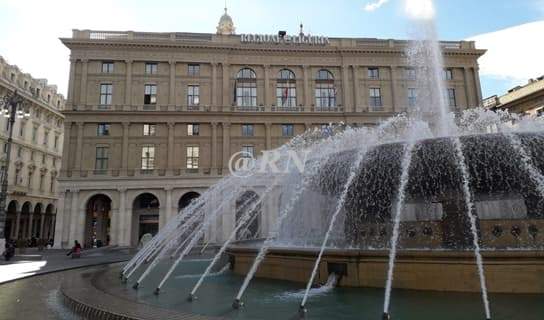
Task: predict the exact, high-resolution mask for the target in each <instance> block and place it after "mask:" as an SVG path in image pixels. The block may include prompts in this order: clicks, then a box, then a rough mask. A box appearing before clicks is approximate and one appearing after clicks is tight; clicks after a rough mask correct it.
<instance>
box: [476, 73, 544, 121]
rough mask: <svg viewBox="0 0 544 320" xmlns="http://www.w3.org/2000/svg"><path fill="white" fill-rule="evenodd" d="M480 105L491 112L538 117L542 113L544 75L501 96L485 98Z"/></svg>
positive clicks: (543, 104) (543, 109)
mask: <svg viewBox="0 0 544 320" xmlns="http://www.w3.org/2000/svg"><path fill="white" fill-rule="evenodd" d="M482 104H483V106H484V108H488V109H491V110H508V111H509V112H511V113H522V114H525V115H529V116H534V117H537V116H540V115H542V113H543V112H544V75H542V76H540V77H538V78H536V79H529V81H528V82H527V84H526V85H524V86H517V87H514V88H512V89H510V90H508V92H507V93H506V94H503V95H502V96H497V95H494V96H491V97H489V98H485V99H484V100H483V101H482Z"/></svg>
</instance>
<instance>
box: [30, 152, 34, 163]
mask: <svg viewBox="0 0 544 320" xmlns="http://www.w3.org/2000/svg"><path fill="white" fill-rule="evenodd" d="M30 160H31V161H34V151H31V152H30Z"/></svg>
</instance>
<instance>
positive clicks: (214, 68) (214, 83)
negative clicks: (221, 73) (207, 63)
mask: <svg viewBox="0 0 544 320" xmlns="http://www.w3.org/2000/svg"><path fill="white" fill-rule="evenodd" d="M211 65H212V90H211V95H212V96H211V99H210V103H211V106H212V107H211V110H212V111H217V110H218V107H217V63H215V62H212V63H211Z"/></svg>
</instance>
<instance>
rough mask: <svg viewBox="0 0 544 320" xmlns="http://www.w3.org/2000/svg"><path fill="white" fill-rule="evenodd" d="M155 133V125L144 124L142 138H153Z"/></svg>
mask: <svg viewBox="0 0 544 320" xmlns="http://www.w3.org/2000/svg"><path fill="white" fill-rule="evenodd" d="M155 133H156V131H155V125H154V124H151V123H146V124H144V136H154V135H155Z"/></svg>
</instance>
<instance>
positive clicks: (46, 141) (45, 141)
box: [43, 131, 49, 146]
mask: <svg viewBox="0 0 544 320" xmlns="http://www.w3.org/2000/svg"><path fill="white" fill-rule="evenodd" d="M48 142H49V131H45V132H44V133H43V145H44V146H47V143H48Z"/></svg>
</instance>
